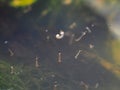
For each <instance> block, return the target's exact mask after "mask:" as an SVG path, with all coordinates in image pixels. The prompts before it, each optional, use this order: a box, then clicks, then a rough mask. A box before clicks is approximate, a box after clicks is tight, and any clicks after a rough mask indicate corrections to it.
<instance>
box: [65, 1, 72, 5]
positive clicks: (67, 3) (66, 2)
mask: <svg viewBox="0 0 120 90" xmlns="http://www.w3.org/2000/svg"><path fill="white" fill-rule="evenodd" d="M71 3H72V0H63V4H64V5H70V4H71Z"/></svg>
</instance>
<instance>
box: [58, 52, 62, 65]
mask: <svg viewBox="0 0 120 90" xmlns="http://www.w3.org/2000/svg"><path fill="white" fill-rule="evenodd" d="M61 55H62V54H61V52H59V53H58V63H61V62H62V56H61Z"/></svg>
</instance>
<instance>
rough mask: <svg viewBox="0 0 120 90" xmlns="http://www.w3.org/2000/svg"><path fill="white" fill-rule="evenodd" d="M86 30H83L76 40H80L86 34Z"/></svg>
mask: <svg viewBox="0 0 120 90" xmlns="http://www.w3.org/2000/svg"><path fill="white" fill-rule="evenodd" d="M86 33H87V32H86V31H85V32H82V35H81V36H80V37H78V38H77V39H75V41H76V42H78V41H80V40H81V39H82V37H83V36H85V35H86Z"/></svg>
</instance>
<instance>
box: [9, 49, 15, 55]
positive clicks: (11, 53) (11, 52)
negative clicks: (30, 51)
mask: <svg viewBox="0 0 120 90" xmlns="http://www.w3.org/2000/svg"><path fill="white" fill-rule="evenodd" d="M8 51H9V52H10V56H13V55H14V53H13V51H12V50H11V49H10V48H8Z"/></svg>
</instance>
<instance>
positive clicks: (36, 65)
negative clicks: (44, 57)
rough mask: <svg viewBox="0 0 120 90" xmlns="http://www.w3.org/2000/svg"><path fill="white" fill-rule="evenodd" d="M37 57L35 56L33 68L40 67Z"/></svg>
mask: <svg viewBox="0 0 120 90" xmlns="http://www.w3.org/2000/svg"><path fill="white" fill-rule="evenodd" d="M38 59H39V58H38V57H37V56H36V57H35V67H36V68H38V67H39V66H40V65H39V62H38Z"/></svg>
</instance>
